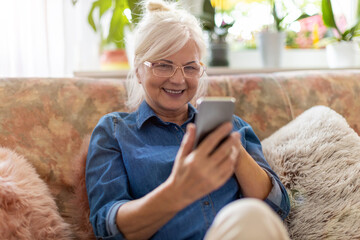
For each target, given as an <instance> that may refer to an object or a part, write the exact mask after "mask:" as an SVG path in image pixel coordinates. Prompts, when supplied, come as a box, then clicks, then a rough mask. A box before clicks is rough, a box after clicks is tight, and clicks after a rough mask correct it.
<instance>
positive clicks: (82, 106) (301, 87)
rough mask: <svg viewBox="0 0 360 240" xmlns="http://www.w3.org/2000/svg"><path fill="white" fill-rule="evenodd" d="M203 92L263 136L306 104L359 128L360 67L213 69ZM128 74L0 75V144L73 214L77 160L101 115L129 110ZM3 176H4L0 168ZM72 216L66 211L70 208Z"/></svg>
mask: <svg viewBox="0 0 360 240" xmlns="http://www.w3.org/2000/svg"><path fill="white" fill-rule="evenodd" d="M209 80H210V85H209V91H208V94H209V95H211V96H234V97H236V99H237V102H236V114H237V115H239V116H241V117H242V118H243V119H245V120H246V121H247V122H249V123H250V124H251V125H252V126H253V128H254V130H255V132H256V133H257V135H258V136H259V138H260V139H261V140H262V139H265V138H267V137H269V136H270V135H271V134H272V133H274V132H275V131H276V130H278V129H279V128H281V127H282V126H284V125H286V124H287V123H289V122H290V121H292V120H293V119H294V118H295V117H297V116H298V115H300V114H301V113H302V112H304V111H305V110H307V109H308V108H310V107H312V106H315V105H324V106H328V107H330V108H332V109H333V110H335V111H336V112H337V113H339V114H341V115H342V116H343V117H345V119H346V120H347V122H348V123H349V125H350V127H351V128H352V129H353V130H354V131H355V132H357V134H360V120H359V119H360V70H327V71H325V70H321V71H315V70H314V71H294V72H277V73H271V74H270V73H269V74H239V75H232V76H211V77H209ZM126 97H127V95H126V89H125V81H124V80H117V79H86V78H20V79H19V78H2V79H1V78H0V146H2V147H6V148H10V149H12V150H14V151H16V152H17V153H18V154H20V155H22V156H24V157H25V158H26V159H27V160H28V161H29V162H31V164H33V166H34V167H35V168H36V171H37V173H38V174H39V175H40V177H41V179H43V180H44V181H45V182H46V183H47V185H48V186H49V188H50V191H51V193H52V195H53V196H54V198H55V201H56V204H57V206H58V208H59V212H60V214H61V215H62V216H63V217H64V219H65V221H70V220H68V219H69V212H70V215H71V210H69V209H67V208H68V204H67V202H68V201H70V199H71V198H72V197H73V192H74V186H75V185H76V184H77V183H76V179H75V180H74V161H75V160H76V159H77V158H78V156H79V151H80V147H81V145H82V142H83V139H84V138H85V137H86V136H88V135H89V134H90V133H91V132H92V129H93V128H94V126H95V125H96V123H97V121H98V120H99V118H100V117H101V116H103V115H104V114H106V113H109V112H112V111H127V110H128V109H127V108H126V106H125V101H126ZM0 177H1V176H0ZM70 218H71V216H70Z"/></svg>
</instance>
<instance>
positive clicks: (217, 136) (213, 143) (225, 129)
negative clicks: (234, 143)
mask: <svg viewBox="0 0 360 240" xmlns="http://www.w3.org/2000/svg"><path fill="white" fill-rule="evenodd" d="M231 130H232V124H231V123H230V122H227V123H224V124H222V125H220V126H219V127H218V128H216V129H215V130H214V131H213V132H211V133H210V134H209V135H208V136H207V137H206V138H205V139H204V140H203V141H202V142H201V144H200V145H199V146H198V150H199V151H200V152H201V153H202V154H203V155H205V156H208V155H210V154H211V153H212V152H213V151H214V149H215V148H216V147H217V146H218V145H219V143H220V142H221V141H222V140H223V139H224V138H225V137H226V136H228V135H229V133H230V132H231Z"/></svg>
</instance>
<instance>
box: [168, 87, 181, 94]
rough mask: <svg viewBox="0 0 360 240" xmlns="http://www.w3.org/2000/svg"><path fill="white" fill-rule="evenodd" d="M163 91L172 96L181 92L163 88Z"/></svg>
mask: <svg viewBox="0 0 360 240" xmlns="http://www.w3.org/2000/svg"><path fill="white" fill-rule="evenodd" d="M164 90H165V92H168V93H173V94H180V93H182V91H183V90H170V89H166V88H164Z"/></svg>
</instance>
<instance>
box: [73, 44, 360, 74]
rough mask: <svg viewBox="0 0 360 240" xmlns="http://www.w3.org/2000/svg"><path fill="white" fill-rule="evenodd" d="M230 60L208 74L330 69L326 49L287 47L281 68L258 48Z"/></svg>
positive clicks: (234, 53) (231, 54) (359, 63)
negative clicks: (268, 64)
mask: <svg viewBox="0 0 360 240" xmlns="http://www.w3.org/2000/svg"><path fill="white" fill-rule="evenodd" d="M229 61H230V65H229V67H208V69H207V71H206V72H207V74H208V75H209V76H212V75H231V74H248V73H271V72H282V71H306V70H329V69H330V68H329V67H328V65H327V60H326V52H325V50H324V49H286V50H285V51H284V55H283V61H282V67H280V68H264V67H262V64H261V58H260V53H259V52H258V51H257V50H256V49H251V50H241V51H230V52H229ZM359 67H360V56H359V54H358V58H357V64H356V68H359ZM127 73H128V70H116V71H101V70H89V71H87V70H81V71H75V72H74V76H75V77H90V78H117V79H119V78H121V79H125V78H126V76H127Z"/></svg>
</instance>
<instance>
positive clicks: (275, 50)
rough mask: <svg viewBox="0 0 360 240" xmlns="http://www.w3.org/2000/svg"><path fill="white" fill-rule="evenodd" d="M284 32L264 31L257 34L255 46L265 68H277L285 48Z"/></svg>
mask: <svg viewBox="0 0 360 240" xmlns="http://www.w3.org/2000/svg"><path fill="white" fill-rule="evenodd" d="M285 37H286V34H285V32H270V31H264V32H260V33H259V34H258V35H257V39H256V40H257V47H258V49H259V51H260V56H261V60H262V65H263V67H265V68H279V67H281V65H282V57H283V52H284V48H285Z"/></svg>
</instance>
